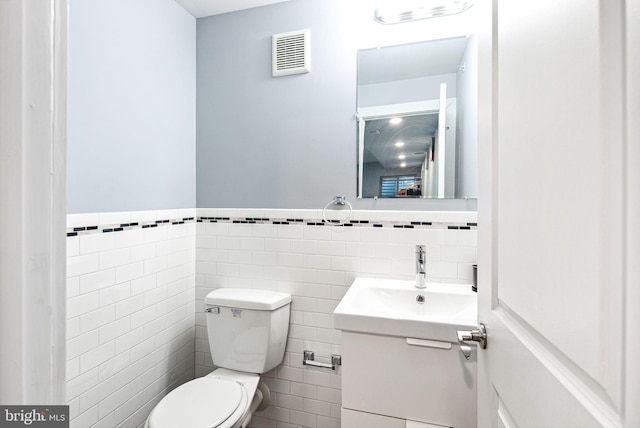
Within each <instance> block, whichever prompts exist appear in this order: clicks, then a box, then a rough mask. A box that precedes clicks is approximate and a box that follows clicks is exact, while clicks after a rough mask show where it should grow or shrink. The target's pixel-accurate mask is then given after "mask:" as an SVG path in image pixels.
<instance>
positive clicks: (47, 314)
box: [0, 0, 67, 404]
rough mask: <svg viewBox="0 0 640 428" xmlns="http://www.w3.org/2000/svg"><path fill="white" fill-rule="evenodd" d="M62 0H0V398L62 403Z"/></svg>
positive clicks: (64, 9) (64, 6)
mask: <svg viewBox="0 0 640 428" xmlns="http://www.w3.org/2000/svg"><path fill="white" fill-rule="evenodd" d="M66 34H67V0H53V1H48V2H25V1H21V0H6V1H2V2H0V45H1V46H2V56H0V69H2V71H3V72H2V75H0V92H1V93H2V97H1V98H0V141H1V144H0V219H1V221H0V336H1V337H2V338H3V344H2V347H1V348H0V402H1V403H3V404H63V403H64V402H65V383H64V378H65V374H64V370H65V358H64V357H65V235H64V230H65V221H66V212H65V211H66V205H65V192H66V189H65V187H66V183H65V176H66V92H67V89H66V55H67V47H66V46H67V43H66V39H67V37H66Z"/></svg>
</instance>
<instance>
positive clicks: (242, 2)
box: [176, 0, 291, 18]
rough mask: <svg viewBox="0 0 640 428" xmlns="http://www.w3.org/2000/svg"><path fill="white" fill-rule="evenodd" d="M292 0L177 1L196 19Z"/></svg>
mask: <svg viewBox="0 0 640 428" xmlns="http://www.w3.org/2000/svg"><path fill="white" fill-rule="evenodd" d="M285 1H291V0H176V3H178V4H179V5H181V6H182V7H184V8H185V9H186V10H187V12H189V13H190V14H191V15H193V16H194V17H196V18H203V17H205V16H210V15H218V14H221V13H227V12H233V11H236V10H242V9H250V8H252V7H260V6H266V5H269V4H274V3H282V2H285Z"/></svg>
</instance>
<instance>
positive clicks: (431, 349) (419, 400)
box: [342, 331, 477, 428]
mask: <svg viewBox="0 0 640 428" xmlns="http://www.w3.org/2000/svg"><path fill="white" fill-rule="evenodd" d="M476 355H477V354H476V351H475V349H474V350H473V352H472V354H471V359H470V360H466V359H465V358H464V356H463V355H462V353H461V352H460V349H459V346H458V344H454V343H451V342H443V341H431V340H424V339H412V338H405V337H394V336H382V335H375V334H367V333H356V332H351V331H343V332H342V357H343V360H342V361H343V365H342V427H343V428H361V427H365V426H366V427H368V428H376V427H380V428H396V427H397V428H427V427H439V426H446V427H473V426H475V423H476Z"/></svg>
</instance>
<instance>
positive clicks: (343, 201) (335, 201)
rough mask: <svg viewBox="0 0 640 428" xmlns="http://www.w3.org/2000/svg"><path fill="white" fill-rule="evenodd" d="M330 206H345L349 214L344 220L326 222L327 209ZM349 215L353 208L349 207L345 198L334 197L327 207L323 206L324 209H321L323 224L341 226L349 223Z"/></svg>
mask: <svg viewBox="0 0 640 428" xmlns="http://www.w3.org/2000/svg"><path fill="white" fill-rule="evenodd" d="M331 205H342V206H345V205H346V206H347V207H348V208H349V214H347V218H345V219H344V220H337V221H336V220H333V221H331V220H327V208H329V207H330V206H331ZM351 214H353V207H352V206H351V204H350V203H349V201H347V197H346V196H336V197H335V198H334V199H332V200H331V201H329V202H328V203H327V205H325V206H324V208H323V209H322V220H324V222H325V223H328V224H333V225H341V224H345V223H346V222H348V221H349V219H350V218H351Z"/></svg>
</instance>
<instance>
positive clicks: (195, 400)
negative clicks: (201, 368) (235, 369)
mask: <svg viewBox="0 0 640 428" xmlns="http://www.w3.org/2000/svg"><path fill="white" fill-rule="evenodd" d="M243 393H244V392H243V390H242V387H241V386H240V385H238V384H237V383H236V382H231V381H228V380H222V379H212V378H207V377H203V378H198V379H194V380H192V381H189V382H187V383H185V384H183V385H181V386H179V387H178V388H176V389H174V390H173V391H171V392H170V393H169V394H167V396H166V397H164V398H163V399H162V400H161V401H160V403H158V405H157V406H156V407H155V409H153V412H151V415H149V426H150V427H153V428H165V427H166V428H176V427H193V428H210V427H217V426H218V425H220V424H221V423H223V422H224V421H225V420H227V419H228V418H229V416H231V415H232V414H233V413H234V412H235V411H236V409H237V408H238V406H239V405H240V402H241V401H242V395H243Z"/></svg>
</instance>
